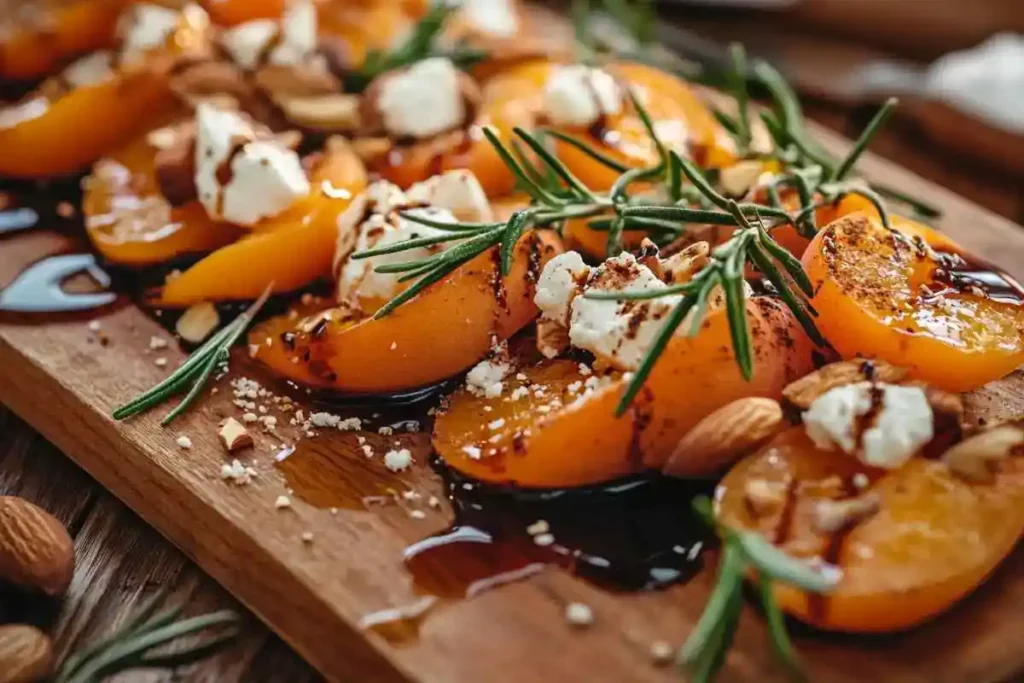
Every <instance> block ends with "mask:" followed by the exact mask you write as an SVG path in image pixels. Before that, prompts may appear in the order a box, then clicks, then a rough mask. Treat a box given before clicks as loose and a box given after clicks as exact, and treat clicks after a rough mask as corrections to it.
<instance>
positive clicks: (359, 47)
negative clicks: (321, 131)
mask: <svg viewBox="0 0 1024 683" xmlns="http://www.w3.org/2000/svg"><path fill="white" fill-rule="evenodd" d="M243 1H244V0H243ZM317 16H318V20H319V25H320V32H321V34H322V35H323V36H324V37H326V38H328V40H330V39H332V38H333V39H334V40H336V41H337V42H338V44H339V45H340V46H341V47H342V48H343V50H342V52H343V54H341V55H339V56H340V57H342V58H343V59H344V65H345V66H346V67H348V68H352V69H356V68H359V67H360V66H361V65H362V64H363V62H364V61H365V60H366V55H367V54H368V53H369V52H372V51H374V50H387V49H388V48H389V47H392V46H393V45H394V44H395V43H396V41H397V40H399V37H400V36H402V35H404V33H405V31H407V30H409V29H410V28H411V27H412V25H413V22H414V19H413V18H412V16H410V14H409V13H408V12H407V11H406V10H405V8H403V7H402V3H400V2H393V1H391V0H388V1H387V2H385V1H377V2H374V1H359V2H352V1H351V0H327V2H321V3H320V4H319V5H318V7H317Z"/></svg>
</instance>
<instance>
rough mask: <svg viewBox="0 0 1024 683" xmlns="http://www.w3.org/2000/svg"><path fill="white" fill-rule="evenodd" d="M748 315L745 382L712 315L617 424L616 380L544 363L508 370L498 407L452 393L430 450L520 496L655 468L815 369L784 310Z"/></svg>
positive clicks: (725, 331) (753, 307)
mask: <svg viewBox="0 0 1024 683" xmlns="http://www.w3.org/2000/svg"><path fill="white" fill-rule="evenodd" d="M747 314H748V319H749V321H750V326H751V333H752V335H753V339H754V349H755V350H754V356H755V369H754V376H753V378H752V379H751V381H749V382H747V381H745V380H744V379H743V377H742V375H741V374H740V372H739V370H738V368H737V367H736V360H735V357H734V355H733V352H732V344H731V342H730V338H729V325H728V321H727V319H726V316H725V313H724V311H716V312H714V313H711V314H710V315H709V316H708V318H707V320H706V321H705V322H704V324H703V327H702V329H701V330H700V332H699V333H698V334H697V336H696V337H694V338H692V339H690V338H686V337H682V336H677V337H675V338H674V339H673V340H672V341H671V342H670V343H669V345H668V347H667V348H666V350H665V352H664V354H663V355H662V357H661V358H660V360H659V361H658V362H657V363H656V364H655V366H654V369H653V371H652V372H651V375H650V376H649V378H648V380H647V383H646V385H645V387H644V389H643V390H641V392H640V394H639V395H638V396H637V397H636V399H635V400H634V402H633V404H632V405H631V407H630V408H629V409H628V410H627V411H626V412H625V413H624V414H623V415H622V416H621V417H616V415H615V409H616V406H617V404H618V402H619V399H620V398H621V396H622V393H623V391H624V390H625V386H626V380H625V379H624V378H623V377H622V375H619V374H616V375H612V376H609V377H606V378H595V375H594V374H592V372H591V371H590V369H589V368H588V367H586V366H583V367H582V368H581V366H580V364H579V363H576V362H570V361H567V360H554V361H542V362H541V363H539V364H537V365H528V366H526V367H521V368H517V369H513V370H512V372H511V374H510V375H509V377H508V378H507V379H506V382H505V384H506V386H505V389H504V391H503V395H502V396H499V397H496V398H486V397H481V396H477V395H475V394H473V393H472V392H470V391H469V390H468V389H466V388H460V389H458V390H457V391H455V393H453V394H452V395H451V397H450V398H449V399H448V406H447V408H445V409H444V410H442V411H441V412H439V414H438V416H437V420H436V422H435V424H434V435H433V444H434V448H435V450H436V451H437V452H438V454H440V455H441V457H443V458H444V459H445V462H447V463H448V464H449V465H450V466H451V467H454V468H455V469H456V470H458V471H460V472H462V473H463V474H466V475H468V476H470V477H473V478H475V479H479V480H483V481H489V482H495V483H502V484H513V485H516V486H521V487H566V486H582V485H586V484H594V483H597V482H603V481H608V480H611V479H615V478H617V477H621V476H625V475H628V474H634V473H638V472H644V471H647V470H650V469H660V468H661V466H662V465H664V463H665V461H666V460H667V459H668V457H669V455H671V454H672V451H673V449H674V448H675V446H676V444H677V443H678V442H679V439H680V438H682V436H683V435H684V434H686V432H687V431H689V430H690V429H691V428H692V427H693V426H694V425H695V424H696V423H697V422H699V421H700V420H701V419H702V418H703V417H704V416H705V415H707V414H708V413H710V412H712V411H713V410H715V409H716V408H719V407H721V406H723V405H725V404H726V403H729V402H731V401H734V400H736V399H738V398H742V397H744V396H768V397H777V396H779V395H780V394H781V392H782V389H783V387H784V386H785V385H786V384H788V383H789V382H790V381H792V380H793V379H795V378H796V377H798V376H801V375H803V374H806V373H807V372H809V371H810V370H811V369H812V367H813V365H812V361H811V351H812V344H811V343H810V341H809V340H808V339H807V337H806V335H805V334H804V333H803V330H802V329H801V328H800V325H799V324H798V323H797V322H796V320H795V319H794V318H793V316H792V314H791V313H790V312H789V310H788V309H786V308H785V307H783V306H782V305H781V304H779V303H778V302H776V301H773V300H770V299H766V298H761V297H757V298H754V299H751V300H750V301H749V302H748V304H747Z"/></svg>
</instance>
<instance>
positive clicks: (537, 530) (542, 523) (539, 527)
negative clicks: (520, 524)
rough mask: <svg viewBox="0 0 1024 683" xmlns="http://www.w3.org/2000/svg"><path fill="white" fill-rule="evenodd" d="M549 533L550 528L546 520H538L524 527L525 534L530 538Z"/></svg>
mask: <svg viewBox="0 0 1024 683" xmlns="http://www.w3.org/2000/svg"><path fill="white" fill-rule="evenodd" d="M549 531H551V526H550V525H549V524H548V521H547V520H546V519H538V520H537V521H536V522H534V523H533V524H531V525H530V526H528V527H526V533H528V534H530V535H531V536H537V535H539V534H546V533H548V532H549Z"/></svg>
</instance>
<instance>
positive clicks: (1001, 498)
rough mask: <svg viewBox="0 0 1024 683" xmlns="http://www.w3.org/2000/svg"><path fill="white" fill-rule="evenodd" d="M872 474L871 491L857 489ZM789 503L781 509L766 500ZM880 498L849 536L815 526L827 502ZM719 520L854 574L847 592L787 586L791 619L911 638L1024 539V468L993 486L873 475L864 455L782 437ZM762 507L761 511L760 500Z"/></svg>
mask: <svg viewBox="0 0 1024 683" xmlns="http://www.w3.org/2000/svg"><path fill="white" fill-rule="evenodd" d="M858 473H859V474H864V475H866V476H867V479H866V480H863V481H862V486H863V484H864V482H865V481H866V482H868V483H867V486H866V488H858V487H856V486H855V485H854V483H853V478H854V476H855V475H856V474H858ZM753 491H758V492H765V491H775V492H777V493H779V494H781V497H780V498H779V499H778V500H777V501H776V502H775V504H772V503H771V501H770V500H766V499H765V497H764V495H763V493H759V494H758V496H757V498H756V499H755V498H751V495H750V493H751V492H753ZM867 495H870V496H874V497H877V500H878V512H877V513H875V514H874V515H872V516H870V517H868V518H867V519H866V520H864V521H862V522H860V523H858V524H856V525H854V526H853V527H852V528H851V529H849V530H848V531H847V532H841V533H840V534H838V535H834V534H833V535H829V534H825V533H822V532H821V531H820V530H819V529H820V527H816V526H815V524H814V522H813V516H814V514H815V508H816V507H817V506H818V505H819V504H820V503H821V501H823V500H842V499H846V498H850V497H853V496H867ZM717 499H718V517H719V519H720V520H721V521H722V522H723V523H724V524H726V525H728V526H731V527H735V528H739V529H747V530H752V531H758V532H760V533H761V534H762V535H764V536H765V537H766V538H768V539H769V540H770V541H772V542H773V543H776V544H777V545H779V547H781V548H782V549H783V550H786V551H787V552H788V553H790V554H791V555H794V556H796V557H802V558H807V559H811V558H821V559H824V560H826V561H828V562H830V563H832V564H834V565H836V566H838V567H839V568H840V569H841V570H842V579H841V581H840V582H839V585H838V587H837V588H836V590H835V591H833V592H831V593H829V594H828V595H826V596H809V595H807V594H805V593H804V592H802V591H800V590H799V589H795V588H793V587H792V586H789V585H783V584H777V585H776V588H775V592H776V596H777V599H778V602H779V604H780V605H781V607H782V608H783V609H784V610H785V611H787V612H788V613H790V614H792V615H794V616H796V617H798V618H800V619H802V620H804V621H806V622H808V623H811V624H813V625H814V626H817V627H819V628H824V629H830V630H837V631H852V632H884V631H894V630H899V629H904V628H908V627H910V626H914V625H915V624H919V623H921V622H923V621H926V620H928V619H930V618H932V617H934V616H935V615H937V614H939V613H941V612H943V611H944V610H946V609H948V608H949V607H950V606H951V605H952V604H953V603H954V602H956V601H957V600H959V599H961V598H962V597H964V596H965V595H967V594H968V593H969V592H971V591H972V590H974V589H975V588H976V587H977V586H978V584H979V583H981V582H982V580H984V579H985V577H986V576H988V574H989V573H991V572H992V570H993V569H994V568H995V567H996V566H997V565H998V564H999V562H1000V561H1001V560H1002V559H1003V558H1004V557H1006V555H1007V554H1009V552H1010V551H1011V550H1012V549H1013V547H1014V545H1015V544H1016V543H1017V541H1018V540H1019V539H1020V537H1021V533H1022V531H1024V458H1021V457H1011V458H1008V459H1006V460H1003V461H1000V464H999V467H998V470H997V472H996V473H995V477H994V479H993V481H992V482H990V483H968V482H967V481H965V480H963V479H961V478H959V477H957V476H956V475H955V474H953V473H952V472H951V471H950V469H949V468H948V467H947V466H946V465H945V464H943V463H942V462H941V461H937V460H926V459H924V458H914V459H913V460H911V461H910V462H908V463H907V464H906V465H904V466H903V467H902V468H900V469H898V470H895V471H891V472H885V471H880V470H871V471H868V470H865V469H864V466H863V465H861V464H860V463H859V462H858V461H857V460H855V459H854V458H853V457H851V456H848V455H846V454H844V453H842V452H838V451H823V450H819V449H817V448H815V446H814V444H813V443H811V441H810V440H809V439H808V438H807V436H806V433H805V432H804V429H803V428H802V427H794V428H793V429H791V430H789V431H787V432H784V433H783V434H781V435H779V436H778V437H776V439H775V440H774V441H773V442H771V443H769V444H768V445H767V446H766V447H765V448H764V449H762V450H761V451H760V452H759V453H756V454H754V455H752V456H749V457H748V458H746V459H745V460H742V461H740V462H739V463H738V464H737V465H736V466H735V467H734V468H733V469H732V470H731V471H730V472H729V474H728V475H726V477H725V478H724V479H723V480H722V483H721V485H720V487H719V492H718V495H717ZM752 501H756V502H752Z"/></svg>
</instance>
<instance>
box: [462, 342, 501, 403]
mask: <svg viewBox="0 0 1024 683" xmlns="http://www.w3.org/2000/svg"><path fill="white" fill-rule="evenodd" d="M511 372H512V365H511V364H510V363H509V361H508V356H507V354H505V353H495V354H493V355H492V356H491V357H490V358H486V359H484V360H482V361H480V362H479V363H477V364H476V365H474V366H473V369H472V370H470V371H469V372H468V373H467V374H466V389H468V390H469V392H470V393H471V394H473V395H475V396H482V397H484V398H497V397H499V396H501V392H502V391H503V390H504V388H505V384H504V379H505V378H506V377H508V375H509V373H511Z"/></svg>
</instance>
